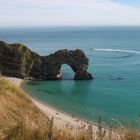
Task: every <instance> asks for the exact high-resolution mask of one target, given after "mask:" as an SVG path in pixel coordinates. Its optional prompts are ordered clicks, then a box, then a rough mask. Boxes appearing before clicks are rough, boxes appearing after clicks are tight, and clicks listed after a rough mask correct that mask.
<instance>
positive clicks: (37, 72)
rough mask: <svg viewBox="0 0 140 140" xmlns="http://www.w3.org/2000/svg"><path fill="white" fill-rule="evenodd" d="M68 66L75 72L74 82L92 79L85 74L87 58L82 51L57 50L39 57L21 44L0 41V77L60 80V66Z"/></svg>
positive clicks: (89, 75) (88, 74)
mask: <svg viewBox="0 0 140 140" xmlns="http://www.w3.org/2000/svg"><path fill="white" fill-rule="evenodd" d="M62 64H68V65H69V66H70V67H71V68H72V70H73V71H74V72H75V77H74V79H75V80H86V79H92V78H93V77H92V75H91V74H90V73H88V72H87V68H88V58H87V57H86V56H85V54H84V52H83V51H82V50H79V49H78V50H74V51H73V50H67V49H65V50H59V51H57V52H55V53H54V54H51V55H48V56H40V55H38V54H37V53H35V52H33V51H31V50H30V49H29V48H27V47H26V46H24V45H22V44H19V43H17V44H7V43H5V42H3V41H0V71H1V74H2V75H7V76H14V77H20V78H25V77H33V78H35V79H42V80H55V79H61V78H62V71H61V65H62Z"/></svg>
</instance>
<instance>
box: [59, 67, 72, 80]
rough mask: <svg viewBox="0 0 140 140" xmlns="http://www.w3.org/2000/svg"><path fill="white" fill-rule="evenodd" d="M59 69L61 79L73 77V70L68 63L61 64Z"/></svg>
mask: <svg viewBox="0 0 140 140" xmlns="http://www.w3.org/2000/svg"><path fill="white" fill-rule="evenodd" d="M60 71H61V74H62V77H61V79H63V80H73V79H74V75H75V72H74V71H73V69H72V68H71V66H69V65H68V64H62V65H61V68H60Z"/></svg>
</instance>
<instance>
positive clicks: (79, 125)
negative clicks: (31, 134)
mask: <svg viewBox="0 0 140 140" xmlns="http://www.w3.org/2000/svg"><path fill="white" fill-rule="evenodd" d="M4 78H6V79H7V80H9V81H10V82H12V84H14V85H15V86H17V87H19V88H21V89H22V90H23V91H25V93H26V94H27V95H28V96H29V97H30V98H31V100H32V101H33V102H34V104H35V105H36V106H37V107H38V108H39V109H40V110H41V112H43V113H44V114H45V115H46V116H47V117H49V119H50V120H51V119H52V118H53V123H54V126H56V127H57V128H58V129H61V128H66V129H69V130H71V131H72V132H75V131H79V130H83V131H86V130H88V129H89V127H91V128H92V133H93V136H94V137H96V135H97V132H98V130H99V125H98V123H96V122H92V121H89V120H86V119H83V118H80V117H78V116H76V115H73V114H70V113H67V112H64V111H62V110H60V109H58V108H56V107H54V106H52V105H49V104H47V103H44V102H42V101H40V100H39V99H37V98H35V97H32V96H31V95H29V94H28V91H27V90H26V89H25V88H23V82H24V80H23V79H19V78H13V77H4ZM102 129H103V130H105V131H106V132H107V133H108V134H109V132H110V128H109V127H108V126H107V125H103V124H102ZM111 131H112V130H111ZM112 132H113V135H119V133H118V131H117V130H116V129H115V130H113V131H112Z"/></svg>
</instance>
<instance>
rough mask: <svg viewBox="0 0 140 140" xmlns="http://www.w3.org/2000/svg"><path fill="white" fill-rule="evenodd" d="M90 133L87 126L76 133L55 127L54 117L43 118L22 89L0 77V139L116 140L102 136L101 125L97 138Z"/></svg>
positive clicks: (131, 136)
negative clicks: (86, 128)
mask: <svg viewBox="0 0 140 140" xmlns="http://www.w3.org/2000/svg"><path fill="white" fill-rule="evenodd" d="M93 131H94V130H92V128H91V127H90V126H89V129H88V130H86V131H85V130H79V131H77V132H75V133H71V131H68V130H66V129H65V128H62V129H58V128H56V127H55V125H54V121H53V118H52V119H51V120H50V119H49V118H48V117H46V116H45V115H44V114H43V113H42V112H41V111H40V110H39V109H38V108H37V107H36V106H35V105H34V103H33V102H32V101H31V100H30V98H29V97H28V95H26V93H25V92H24V91H23V90H22V89H20V88H18V87H15V86H14V85H13V84H11V83H10V82H9V81H7V80H5V79H4V78H0V140H118V137H112V135H108V136H106V135H105V131H104V130H103V129H102V124H101V122H99V130H98V132H97V137H96V138H95V137H92V132H93ZM120 132H121V137H120V140H140V133H139V131H138V130H133V129H121V131H120Z"/></svg>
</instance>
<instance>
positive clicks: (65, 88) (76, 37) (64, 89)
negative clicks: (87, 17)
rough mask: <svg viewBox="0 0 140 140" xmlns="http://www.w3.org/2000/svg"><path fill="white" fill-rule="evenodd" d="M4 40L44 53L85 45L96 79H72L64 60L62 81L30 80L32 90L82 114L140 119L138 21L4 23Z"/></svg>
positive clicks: (0, 36) (0, 31) (119, 119)
mask: <svg viewBox="0 0 140 140" xmlns="http://www.w3.org/2000/svg"><path fill="white" fill-rule="evenodd" d="M0 40H4V41H7V42H9V43H14V42H20V43H23V44H25V45H27V46H28V47H29V48H31V49H32V50H33V51H36V52H37V53H39V54H41V55H48V54H50V53H53V52H55V51H56V50H59V49H64V48H67V49H77V48H78V49H82V50H84V52H85V53H86V55H87V57H88V58H89V62H90V63H89V69H88V70H89V72H91V73H92V74H93V75H94V77H95V78H94V80H87V81H74V80H72V79H73V77H74V72H73V71H72V69H71V68H70V67H69V66H68V65H62V71H63V80H61V81H36V82H31V81H28V82H26V83H25V85H24V87H25V88H26V90H27V91H29V94H31V95H32V96H34V97H36V98H38V99H40V100H41V101H43V102H45V103H48V104H50V105H53V106H55V107H57V108H58V109H61V110H63V111H66V112H68V113H72V114H74V115H77V116H79V117H82V118H85V119H88V120H91V121H98V118H99V117H101V118H102V120H103V121H105V122H107V123H116V124H118V125H120V123H123V124H127V123H132V124H135V125H136V124H137V122H138V120H140V27H61V28H60V27H59V28H57V27H56V28H54V27H50V28H45V27H44V28H3V29H2V28H0Z"/></svg>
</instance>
